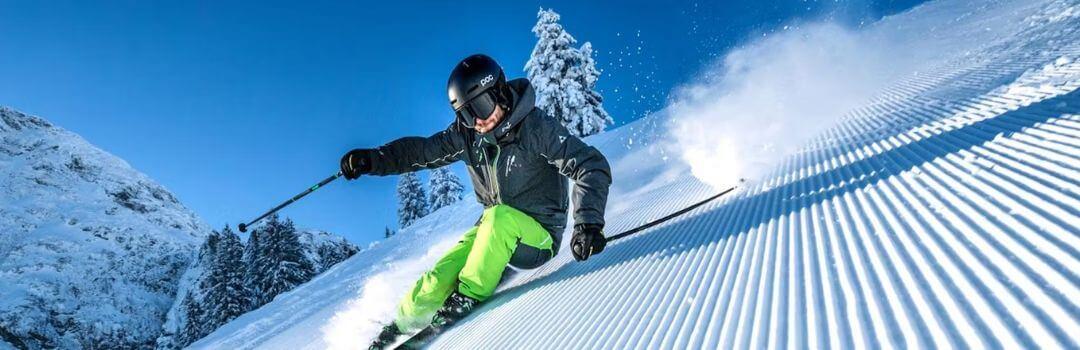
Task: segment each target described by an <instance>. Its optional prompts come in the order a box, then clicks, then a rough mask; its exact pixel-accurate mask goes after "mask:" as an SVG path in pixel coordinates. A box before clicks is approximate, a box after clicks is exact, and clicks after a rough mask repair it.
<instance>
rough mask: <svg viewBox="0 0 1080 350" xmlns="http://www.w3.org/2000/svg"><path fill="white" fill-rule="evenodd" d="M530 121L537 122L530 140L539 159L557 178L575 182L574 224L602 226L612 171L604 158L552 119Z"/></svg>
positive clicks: (535, 116) (573, 194) (573, 192)
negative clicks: (553, 167)
mask: <svg viewBox="0 0 1080 350" xmlns="http://www.w3.org/2000/svg"><path fill="white" fill-rule="evenodd" d="M530 118H534V119H537V120H535V121H534V123H533V125H534V126H535V128H536V130H535V131H534V132H532V136H533V142H535V146H536V147H537V148H536V149H538V150H539V152H540V155H541V156H543V157H544V158H545V159H547V162H548V163H549V164H551V165H553V166H555V168H557V169H558V170H559V173H560V174H562V175H563V176H566V177H568V178H570V179H571V180H572V181H574V189H573V191H572V193H571V197H570V199H571V201H573V203H574V207H575V208H576V209H575V211H574V224H575V225H580V224H597V225H601V226H603V225H604V209H605V207H606V206H607V195H608V186H610V185H611V167H610V166H609V165H608V161H607V158H605V157H604V155H603V154H602V153H600V151H599V150H597V149H596V148H594V147H592V146H589V145H587V144H585V142H584V141H581V139H579V138H577V137H576V136H574V135H571V134H570V132H569V131H568V130H566V127H564V126H563V125H562V124H560V123H558V122H556V121H555V120H554V119H553V118H551V117H548V116H547V115H544V114H542V113H538V114H534V115H532V116H530Z"/></svg>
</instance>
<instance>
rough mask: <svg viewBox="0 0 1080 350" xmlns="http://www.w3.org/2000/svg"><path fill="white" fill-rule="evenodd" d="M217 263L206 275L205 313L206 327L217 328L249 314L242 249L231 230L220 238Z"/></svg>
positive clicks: (226, 228) (215, 258)
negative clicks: (244, 314)
mask: <svg viewBox="0 0 1080 350" xmlns="http://www.w3.org/2000/svg"><path fill="white" fill-rule="evenodd" d="M218 235H219V238H218V240H217V247H216V249H215V254H214V260H213V263H212V265H211V266H210V269H209V271H208V272H207V277H206V281H207V287H208V289H206V291H205V292H206V297H205V298H204V300H205V301H204V303H203V304H204V309H205V310H206V312H207V317H206V319H205V320H204V322H206V325H207V327H209V328H210V329H216V328H217V327H219V326H221V325H223V324H225V323H226V322H229V321H231V320H232V319H234V318H236V317H237V316H240V315H241V314H243V313H244V312H246V311H247V308H246V305H247V295H246V292H247V290H246V288H244V264H243V246H242V245H241V243H240V237H238V236H236V234H235V233H233V231H232V229H230V228H229V227H228V226H226V227H225V229H224V230H222V231H221V233H219V234H218Z"/></svg>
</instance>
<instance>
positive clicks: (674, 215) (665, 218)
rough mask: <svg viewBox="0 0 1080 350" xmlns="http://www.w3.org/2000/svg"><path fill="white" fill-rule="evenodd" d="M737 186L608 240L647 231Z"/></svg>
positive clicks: (721, 195)
mask: <svg viewBox="0 0 1080 350" xmlns="http://www.w3.org/2000/svg"><path fill="white" fill-rule="evenodd" d="M740 182H741V181H740ZM736 187H738V186H732V187H730V188H728V189H726V190H724V191H722V192H720V193H717V194H715V195H713V196H712V197H709V198H705V199H702V200H701V201H700V202H697V203H694V204H693V205H690V206H689V207H686V208H682V209H680V210H679V211H677V212H674V213H671V214H668V216H665V217H662V218H659V219H656V220H653V221H649V222H647V223H645V224H643V225H641V226H638V227H635V228H632V229H629V230H626V231H623V232H621V233H619V234H617V235H614V236H611V237H608V238H607V241H608V243H610V242H611V241H614V240H617V239H620V238H624V237H626V236H629V235H632V234H635V233H638V232H641V231H645V230H646V229H648V228H650V227H653V226H656V225H659V224H661V223H663V222H664V221H668V220H671V219H674V218H675V217H676V216H679V215H682V214H686V212H688V211H691V210H694V208H697V207H700V206H702V205H705V203H708V202H711V201H712V200H714V199H717V198H720V197H723V196H724V195H725V194H728V193H729V192H731V191H734V190H735V188H736Z"/></svg>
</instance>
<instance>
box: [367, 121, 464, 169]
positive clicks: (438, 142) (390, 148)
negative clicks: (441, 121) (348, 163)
mask: <svg viewBox="0 0 1080 350" xmlns="http://www.w3.org/2000/svg"><path fill="white" fill-rule="evenodd" d="M459 128H461V126H460V125H458V124H457V123H451V124H450V126H448V127H447V128H446V130H443V131H440V132H437V133H435V134H434V135H431V136H429V137H418V136H410V137H402V138H400V139H397V140H394V141H390V142H389V143H387V144H385V145H382V146H380V147H378V148H376V149H375V150H374V152H372V159H371V173H372V174H374V175H394V174H402V173H407V172H412V171H417V170H420V169H432V168H438V167H442V166H445V165H447V164H450V163H453V162H456V161H458V160H460V159H461V158H462V155H464V153H465V145H466V142H468V141H466V140H465V137H464V135H463V133H462V132H460V130H459Z"/></svg>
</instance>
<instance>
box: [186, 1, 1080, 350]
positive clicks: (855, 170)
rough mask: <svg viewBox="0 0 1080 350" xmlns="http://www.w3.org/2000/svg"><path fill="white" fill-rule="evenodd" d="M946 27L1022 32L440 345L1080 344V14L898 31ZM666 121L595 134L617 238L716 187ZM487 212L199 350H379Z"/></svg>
mask: <svg viewBox="0 0 1080 350" xmlns="http://www.w3.org/2000/svg"><path fill="white" fill-rule="evenodd" d="M935 16H937V17H935ZM945 16H953V17H950V18H948V21H954V22H955V23H956V24H957V25H960V24H964V25H966V27H965V28H966V29H967V30H973V28H974V30H977V31H981V28H980V26H983V25H986V24H987V23H990V24H995V25H1000V24H1002V23H1003V22H1002V21H1004V22H1007V24H1009V25H1011V26H1010V27H1009V28H1013V29H1015V30H1013V31H1012V32H1010V33H1007V34H1009V35H998V36H995V37H993V38H992V40H991V41H987V42H985V43H980V45H979V48H978V49H976V50H963V51H964V52H961V53H960V54H958V55H957V56H956V57H952V58H950V59H948V60H946V61H942V62H938V63H937V64H935V65H934V68H933V69H930V70H923V71H920V72H919V73H918V74H916V75H914V76H912V77H909V78H907V79H905V80H904V81H903V82H902V83H899V84H895V85H893V86H892V87H891V88H888V89H886V90H885V91H884V92H883V93H882V94H880V96H879V97H878V98H876V99H875V100H873V101H872V102H871V103H869V104H867V105H865V106H863V107H861V108H858V109H856V110H854V111H852V112H850V113H848V114H847V115H846V116H845V117H844V118H843V120H842V121H841V122H840V123H839V124H837V125H836V126H834V127H832V128H829V129H828V130H827V131H826V132H825V133H824V134H822V135H821V136H819V137H817V138H815V139H813V140H812V141H811V142H809V143H808V144H807V145H806V146H805V147H803V148H802V149H800V151H799V152H797V153H795V154H794V155H792V156H790V157H787V158H785V159H783V161H782V162H780V164H777V165H776V166H775V167H774V168H773V171H772V172H771V173H770V174H769V175H768V176H765V177H763V178H761V179H759V180H757V181H752V182H751V183H750V184H748V185H746V186H744V187H743V188H741V189H740V191H738V192H736V193H735V194H732V195H729V196H728V197H726V198H724V199H722V200H720V201H717V202H714V203H710V204H709V205H706V206H703V207H701V208H698V209H696V210H694V211H692V212H690V213H689V214H687V215H685V216H683V217H681V218H679V219H677V220H673V221H672V222H670V223H667V224H665V225H662V226H659V227H657V228H653V229H650V230H648V231H645V232H643V233H640V234H638V235H636V236H632V237H630V238H627V239H625V240H622V241H618V242H615V243H613V244H612V245H610V246H609V247H608V249H607V250H605V251H604V253H603V254H600V255H598V256H596V257H594V258H593V259H590V260H589V261H588V262H585V263H574V262H572V259H571V257H570V254H568V252H566V251H563V252H561V253H560V254H559V255H558V256H557V257H556V259H555V260H554V261H552V262H551V263H549V264H547V265H545V266H544V267H541V268H539V269H537V270H532V271H524V272H520V273H519V274H517V275H515V276H513V277H512V278H511V279H510V280H509V281H508V282H507V283H505V284H504V286H503V287H502V288H501V289H500V292H499V293H498V294H497V295H496V296H495V297H493V298H492V299H491V300H489V301H488V302H486V303H485V304H484V305H483V306H482V307H480V309H479V310H478V311H477V312H476V313H475V314H474V315H473V316H471V317H469V318H467V319H465V320H464V321H463V322H462V323H461V324H460V325H459V326H457V327H455V328H453V329H451V330H450V331H449V332H447V333H446V334H443V335H442V336H440V337H439V338H438V339H437V340H436V342H434V343H433V344H432V347H433V348H488V349H502V348H546V349H583V348H598V349H624V348H674V349H682V348H732V347H734V348H762V347H769V348H775V347H781V346H782V347H798V348H801V347H809V348H822V347H830V348H852V347H882V346H889V347H900V348H913V347H930V346H934V347H959V348H988V347H990V348H1030V347H1035V346H1043V347H1050V348H1078V347H1080V297H1078V296H1080V184H1078V182H1077V179H1080V137H1078V136H1080V94H1078V92H1077V88H1078V87H1080V62H1077V58H1078V57H1080V40H1078V38H1080V35H1078V33H1077V30H1080V29H1078V28H1080V8H1078V6H1077V4H1076V2H1075V1H1049V2H1029V3H996V2H995V3H987V4H980V5H968V3H967V2H962V1H954V2H935V3H931V4H928V5H924V6H920V7H919V8H916V9H914V10H912V11H910V12H908V13H905V14H903V15H900V16H896V17H895V18H890V19H887V20H885V21H883V22H882V23H883V24H881V25H882V26H884V25H890V26H892V25H895V26H898V27H900V26H903V25H912V24H913V23H916V24H917V23H919V21H926V22H933V20H934V19H935V18H936V19H938V20H942V22H945V20H944V19H943V17H945ZM992 16H999V17H1003V18H996V19H994V18H988V17H992ZM928 18H929V20H928ZM946 27H948V26H946ZM965 28H961V29H965ZM961 33H962V31H961ZM997 33H998V34H1000V32H997ZM957 36H958V38H957V37H954V38H952V39H951V40H963V39H965V38H972V37H978V36H968V35H966V34H963V35H957ZM985 38H986V37H985V36H984V37H981V38H980V39H985ZM937 39H941V38H937ZM942 40H944V39H942ZM946 44H947V43H946ZM897 54H902V53H897ZM663 118H665V117H664V116H660V115H658V116H653V117H650V118H646V119H644V120H641V121H638V122H635V123H633V124H631V125H628V126H626V127H623V128H620V129H617V130H615V131H612V132H608V133H605V134H602V135H599V136H598V137H593V138H590V139H589V142H590V143H592V144H594V145H596V146H597V147H599V148H601V149H602V150H603V151H604V152H605V154H607V155H608V156H609V158H610V159H611V160H612V163H613V168H614V170H613V173H614V174H615V181H616V183H615V185H614V186H613V189H612V195H611V198H610V203H609V213H608V221H609V227H608V229H607V231H608V232H610V233H615V232H620V231H622V230H624V229H627V228H630V227H633V226H636V225H638V224H640V223H642V222H645V221H648V220H650V219H653V218H657V217H660V216H663V215H665V214H667V213H670V212H672V211H675V210H677V209H679V208H681V207H684V206H686V205H688V204H690V203H693V202H695V201H697V200H699V199H701V198H704V197H706V196H708V195H710V194H712V193H713V192H714V191H716V190H715V189H713V188H711V187H709V186H706V185H704V184H703V183H702V182H700V181H697V180H696V179H694V178H693V177H691V175H690V171H688V168H687V166H686V165H685V164H681V163H679V162H677V161H674V160H672V158H674V157H675V155H671V154H668V153H665V152H666V151H665V148H664V147H659V146H658V145H662V144H664V143H665V141H664V139H663V138H664V137H665V136H663V135H658V134H656V133H654V132H650V131H649V130H655V129H656V128H657V126H658V125H664V122H665V121H664V119H663ZM478 213H479V208H478V207H477V206H476V205H475V204H472V203H459V204H458V205H455V206H452V207H448V208H444V209H442V210H440V211H438V212H436V213H433V214H432V215H430V216H429V217H427V218H425V219H423V220H421V221H420V222H418V223H417V224H416V225H415V226H414V227H412V228H410V229H408V230H404V231H402V232H401V234H399V236H397V237H394V238H392V239H390V240H388V241H386V242H383V243H381V244H379V245H376V246H375V247H373V248H370V249H368V250H366V251H364V252H361V253H359V254H358V255H357V256H355V257H353V258H352V259H350V260H349V261H346V262H344V263H342V264H339V265H338V266H336V267H335V268H333V269H331V270H330V271H328V272H327V273H325V274H323V275H321V276H319V277H318V278H316V279H315V280H313V281H312V282H310V283H308V284H305V285H304V286H301V287H299V288H297V289H296V290H294V291H292V292H290V293H287V294H285V295H282V296H279V298H278V299H277V300H275V301H274V302H273V303H271V304H268V305H267V306H264V307H263V308H261V309H259V310H256V311H254V312H252V313H249V314H247V315H244V316H242V317H241V318H239V319H237V320H235V321H234V322H232V323H230V324H228V325H226V326H223V327H222V328H221V329H219V330H218V331H217V332H215V333H213V334H211V335H210V336H208V337H207V338H205V339H203V340H202V341H200V342H198V343H196V344H194V345H193V347H194V348H272V349H279V348H280V349H286V348H288V349H296V348H307V349H319V348H327V347H330V348H362V347H363V346H364V345H365V343H366V342H367V341H368V339H370V337H371V336H373V335H374V334H373V332H374V331H375V330H376V327H377V325H376V324H375V322H377V321H385V320H386V317H388V315H390V314H391V313H392V310H393V304H394V303H395V302H396V301H397V299H398V298H399V297H400V295H401V294H402V293H403V292H404V291H405V288H407V287H408V286H409V284H411V282H412V279H413V278H415V277H416V276H417V275H418V273H419V272H420V271H422V270H423V269H424V268H426V267H427V266H430V264H431V263H432V262H433V261H434V259H435V258H437V257H438V254H439V253H440V252H441V251H442V250H444V249H446V248H447V247H448V246H449V245H451V244H453V242H454V240H455V239H456V237H457V236H458V235H460V232H462V231H463V230H464V229H465V228H466V227H468V226H469V225H471V224H472V223H473V221H474V220H475V218H476V216H477V215H478ZM418 247H424V249H420V248H418ZM564 248H566V247H564Z"/></svg>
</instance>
